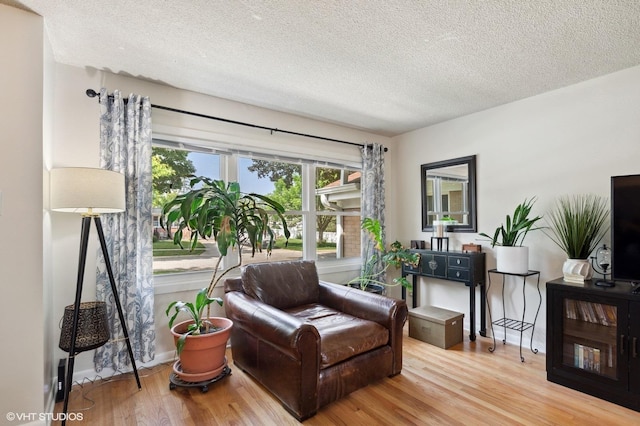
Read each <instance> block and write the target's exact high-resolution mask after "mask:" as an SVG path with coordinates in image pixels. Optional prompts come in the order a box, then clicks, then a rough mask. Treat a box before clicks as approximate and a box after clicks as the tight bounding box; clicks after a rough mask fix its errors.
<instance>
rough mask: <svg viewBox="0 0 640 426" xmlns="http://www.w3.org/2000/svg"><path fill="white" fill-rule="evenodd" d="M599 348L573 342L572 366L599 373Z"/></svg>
mask: <svg viewBox="0 0 640 426" xmlns="http://www.w3.org/2000/svg"><path fill="white" fill-rule="evenodd" d="M600 361H601V359H600V349H598V348H592V347H591V346H586V345H581V344H579V343H574V344H573V366H574V367H576V368H580V369H582V370H587V371H592V372H594V373H600Z"/></svg>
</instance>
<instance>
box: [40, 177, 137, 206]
mask: <svg viewBox="0 0 640 426" xmlns="http://www.w3.org/2000/svg"><path fill="white" fill-rule="evenodd" d="M50 184H51V188H50V191H51V198H50V202H51V210H54V211H59V212H68V213H89V214H93V213H95V214H99V213H118V212H121V211H124V210H125V195H124V192H125V191H124V175H123V174H122V173H118V172H114V171H111V170H104V169H92V168H87V167H66V168H59V169H53V170H51V172H50Z"/></svg>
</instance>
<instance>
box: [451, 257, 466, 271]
mask: <svg viewBox="0 0 640 426" xmlns="http://www.w3.org/2000/svg"><path fill="white" fill-rule="evenodd" d="M449 266H450V267H451V266H453V267H455V268H467V269H469V258H468V257H462V256H449Z"/></svg>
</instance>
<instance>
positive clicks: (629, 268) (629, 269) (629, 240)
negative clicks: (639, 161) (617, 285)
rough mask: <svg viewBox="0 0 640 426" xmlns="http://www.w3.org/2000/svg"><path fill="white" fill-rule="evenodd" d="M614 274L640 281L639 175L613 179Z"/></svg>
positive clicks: (612, 256)
mask: <svg viewBox="0 0 640 426" xmlns="http://www.w3.org/2000/svg"><path fill="white" fill-rule="evenodd" d="M611 273H612V278H613V280H614V281H628V282H632V283H634V284H638V283H640V175H629V176H613V177H612V178H611Z"/></svg>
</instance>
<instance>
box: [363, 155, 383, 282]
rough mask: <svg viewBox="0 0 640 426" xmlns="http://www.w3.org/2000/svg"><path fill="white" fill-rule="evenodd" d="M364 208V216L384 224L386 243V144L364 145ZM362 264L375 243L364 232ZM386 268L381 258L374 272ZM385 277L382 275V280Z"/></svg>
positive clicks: (381, 224)
mask: <svg viewBox="0 0 640 426" xmlns="http://www.w3.org/2000/svg"><path fill="white" fill-rule="evenodd" d="M361 181H362V182H361V183H362V186H361V188H362V209H361V214H362V217H363V218H366V217H369V218H371V219H378V221H379V222H380V226H382V229H383V231H382V241H383V242H384V243H385V244H386V240H385V234H384V212H385V204H384V146H382V145H380V144H377V143H372V144H365V145H364V146H363V147H362V179H361ZM361 247H362V265H365V264H366V262H367V260H368V258H369V253H372V252H373V250H375V249H374V244H373V242H372V241H371V239H370V238H369V237H367V235H365V234H364V233H363V234H362V239H361ZM383 268H384V265H383V264H382V261H381V260H378V265H377V267H376V270H375V271H372V272H373V273H377V272H379V271H380V270H382V269H383ZM384 279H385V277H384V276H380V281H384Z"/></svg>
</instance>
